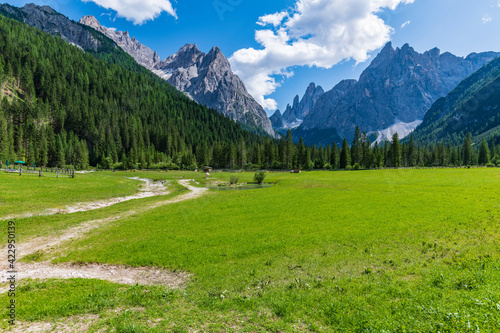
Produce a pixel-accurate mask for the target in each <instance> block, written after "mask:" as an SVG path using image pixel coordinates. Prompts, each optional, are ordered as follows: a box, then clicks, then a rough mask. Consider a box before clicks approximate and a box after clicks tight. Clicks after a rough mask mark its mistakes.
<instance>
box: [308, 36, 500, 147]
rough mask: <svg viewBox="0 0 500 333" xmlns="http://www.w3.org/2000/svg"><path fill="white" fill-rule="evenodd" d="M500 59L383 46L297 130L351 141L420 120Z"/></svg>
mask: <svg viewBox="0 0 500 333" xmlns="http://www.w3.org/2000/svg"><path fill="white" fill-rule="evenodd" d="M499 55H500V54H499V53H494V52H486V53H480V54H476V53H472V54H470V55H469V56H467V57H466V58H463V57H457V56H454V55H452V54H451V53H448V52H446V53H443V54H441V52H440V50H439V49H437V48H435V49H432V50H430V51H427V52H425V53H423V54H421V53H418V52H416V51H415V50H414V49H413V48H412V47H410V46H409V45H408V44H405V45H404V46H403V47H402V48H396V49H394V48H393V47H392V44H391V43H387V44H386V46H385V47H384V48H383V49H382V51H381V52H380V53H379V54H378V55H377V57H376V58H375V59H374V60H373V61H372V63H371V64H370V65H369V66H368V68H366V70H365V71H363V73H362V74H361V76H360V78H359V80H358V81H349V83H348V85H349V86H348V87H345V85H346V84H347V83H345V82H344V83H341V84H342V86H341V87H339V86H336V87H334V88H333V91H332V92H331V94H329V92H326V93H325V94H324V95H323V96H322V97H320V99H319V100H318V102H317V103H316V104H315V106H314V108H313V110H312V111H311V112H310V113H309V115H308V116H306V118H305V119H304V121H303V123H302V124H301V126H300V131H301V132H302V133H305V132H314V131H317V130H319V129H321V130H322V133H324V132H325V130H327V129H335V130H336V133H337V134H338V135H340V136H341V137H346V138H347V139H350V138H352V137H353V135H354V130H355V128H356V126H359V127H360V128H361V130H362V131H366V132H370V131H381V130H384V129H387V128H389V127H391V126H393V125H394V124H396V123H399V122H403V123H411V122H414V121H416V120H422V119H423V117H424V115H425V113H426V111H427V110H428V109H429V108H430V107H431V105H432V103H434V102H435V101H436V100H437V99H438V98H440V97H443V96H446V94H448V93H449V92H450V91H451V90H452V89H453V88H455V87H456V86H457V85H458V84H459V83H460V82H461V81H462V80H463V79H464V78H466V77H467V76H469V75H471V74H472V73H474V72H475V71H477V70H478V69H479V68H481V67H482V66H483V65H484V64H486V63H488V62H490V61H492V60H493V59H495V58H496V57H498V56H499ZM330 96H331V97H330ZM309 136H314V133H311V134H310V135H309ZM329 141H330V140H329V139H328V142H326V143H331V142H329ZM308 143H311V142H308ZM317 143H318V142H317ZM326 143H324V144H326Z"/></svg>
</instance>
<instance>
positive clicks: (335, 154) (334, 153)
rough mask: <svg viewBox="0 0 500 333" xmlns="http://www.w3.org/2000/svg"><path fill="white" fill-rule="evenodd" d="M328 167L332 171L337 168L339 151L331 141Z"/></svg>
mask: <svg viewBox="0 0 500 333" xmlns="http://www.w3.org/2000/svg"><path fill="white" fill-rule="evenodd" d="M330 165H331V166H332V168H333V169H337V168H338V167H339V149H338V147H337V143H336V142H335V141H333V145H332V152H331V153H330Z"/></svg>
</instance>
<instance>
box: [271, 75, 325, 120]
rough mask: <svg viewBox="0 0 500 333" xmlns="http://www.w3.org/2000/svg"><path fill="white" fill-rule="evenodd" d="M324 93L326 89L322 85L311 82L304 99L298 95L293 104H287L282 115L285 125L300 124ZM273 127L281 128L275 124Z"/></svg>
mask: <svg viewBox="0 0 500 333" xmlns="http://www.w3.org/2000/svg"><path fill="white" fill-rule="evenodd" d="M324 93H325V91H324V90H323V88H322V87H321V86H317V87H316V84H315V83H310V84H309V86H308V87H307V90H306V92H305V93H304V96H303V97H302V99H299V95H297V96H295V98H294V100H293V103H292V105H291V106H290V104H288V105H287V106H286V109H285V112H284V113H283V115H282V118H283V122H284V124H283V127H284V128H293V127H296V126H299V125H300V124H301V123H302V121H303V120H304V118H305V117H306V116H307V115H308V114H309V113H310V112H311V110H312V109H313V107H314V105H315V104H316V102H317V101H318V99H319V98H320V97H321V96H322V95H323V94H324ZM273 127H274V128H280V127H275V126H274V125H273ZM283 127H282V128H283Z"/></svg>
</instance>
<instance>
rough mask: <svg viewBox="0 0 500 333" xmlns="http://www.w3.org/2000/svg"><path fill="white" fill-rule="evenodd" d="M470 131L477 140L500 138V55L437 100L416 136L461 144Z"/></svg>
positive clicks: (418, 138) (430, 140)
mask: <svg viewBox="0 0 500 333" xmlns="http://www.w3.org/2000/svg"><path fill="white" fill-rule="evenodd" d="M467 132H471V134H472V137H473V140H474V141H475V142H479V141H480V140H481V139H483V138H484V139H486V140H487V141H488V142H490V141H494V142H496V141H497V139H499V138H500V58H497V59H495V60H493V61H492V62H490V63H489V64H487V65H485V66H484V67H483V68H481V69H480V70H479V71H477V72H475V73H474V74H472V75H471V76H469V77H468V78H466V79H465V80H464V81H462V82H461V83H460V84H459V85H458V86H457V87H456V88H455V89H454V90H453V91H452V92H450V93H449V94H448V96H446V97H444V98H441V99H439V100H437V101H436V102H435V103H434V104H433V105H432V107H431V109H430V110H429V111H428V112H427V114H426V115H425V118H424V121H423V123H422V124H421V125H420V126H419V127H418V128H417V129H416V130H415V133H414V136H415V139H416V140H418V141H426V142H437V141H445V142H449V143H452V144H457V143H460V142H462V141H463V140H464V138H465V136H466V135H467Z"/></svg>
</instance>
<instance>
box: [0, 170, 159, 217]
mask: <svg viewBox="0 0 500 333" xmlns="http://www.w3.org/2000/svg"><path fill="white" fill-rule="evenodd" d="M128 179H132V180H139V181H142V182H144V183H145V184H144V185H143V186H142V188H141V189H140V190H139V192H138V193H137V194H134V195H128V196H125V197H117V198H111V199H106V200H100V201H93V202H83V203H78V204H76V205H71V206H66V207H65V208H53V209H47V210H45V211H42V212H40V213H26V214H19V215H11V216H6V217H0V221H1V220H13V219H16V218H27V217H33V216H49V215H56V214H71V213H76V212H86V211H89V210H95V209H100V208H105V207H109V206H113V205H116V204H117V203H120V202H124V201H130V200H135V199H142V198H149V197H154V196H159V195H166V194H168V193H169V192H168V191H167V188H166V187H165V182H154V181H152V180H151V179H146V178H139V177H134V178H128Z"/></svg>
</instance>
